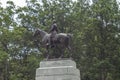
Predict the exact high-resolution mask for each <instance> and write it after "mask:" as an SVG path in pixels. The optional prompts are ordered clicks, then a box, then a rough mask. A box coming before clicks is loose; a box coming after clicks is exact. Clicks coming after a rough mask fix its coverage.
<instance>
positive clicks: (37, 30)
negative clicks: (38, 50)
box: [33, 29, 48, 38]
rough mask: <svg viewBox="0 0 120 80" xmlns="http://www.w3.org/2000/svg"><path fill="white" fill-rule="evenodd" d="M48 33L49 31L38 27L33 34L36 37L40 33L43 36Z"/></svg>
mask: <svg viewBox="0 0 120 80" xmlns="http://www.w3.org/2000/svg"><path fill="white" fill-rule="evenodd" d="M46 34H48V33H47V32H45V31H43V30H41V29H36V31H35V32H34V34H33V36H34V37H36V36H38V35H40V36H41V37H42V38H43V37H44V36H45V35H46Z"/></svg>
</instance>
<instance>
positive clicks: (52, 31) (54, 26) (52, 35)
mask: <svg viewBox="0 0 120 80" xmlns="http://www.w3.org/2000/svg"><path fill="white" fill-rule="evenodd" d="M49 33H50V45H51V47H54V41H55V40H56V39H55V35H56V34H57V33H58V28H57V24H56V21H55V20H54V21H53V23H52V26H51V28H50V31H49Z"/></svg>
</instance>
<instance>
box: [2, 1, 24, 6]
mask: <svg viewBox="0 0 120 80" xmlns="http://www.w3.org/2000/svg"><path fill="white" fill-rule="evenodd" d="M7 1H9V0H0V2H1V3H2V6H3V7H6V2H7ZM10 1H13V2H14V4H15V5H17V6H21V7H22V6H25V5H26V3H25V1H26V0H10Z"/></svg>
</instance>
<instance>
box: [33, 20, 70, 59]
mask: <svg viewBox="0 0 120 80" xmlns="http://www.w3.org/2000/svg"><path fill="white" fill-rule="evenodd" d="M38 35H40V36H41V38H42V44H43V45H44V46H45V48H46V51H47V54H48V56H47V58H49V56H50V55H49V49H59V47H60V49H59V51H60V53H61V55H60V57H62V56H63V53H64V50H65V49H68V51H69V52H70V51H71V46H70V42H71V38H72V34H70V33H68V34H67V33H58V28H57V24H56V21H53V24H52V25H51V28H50V31H49V33H47V32H45V31H44V30H41V29H36V31H35V32H34V37H36V36H38ZM56 57H57V56H55V58H56Z"/></svg>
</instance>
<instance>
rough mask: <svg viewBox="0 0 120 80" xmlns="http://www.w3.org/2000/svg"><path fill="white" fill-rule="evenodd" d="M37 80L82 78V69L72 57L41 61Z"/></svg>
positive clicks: (75, 79)
mask: <svg viewBox="0 0 120 80" xmlns="http://www.w3.org/2000/svg"><path fill="white" fill-rule="evenodd" d="M35 80H80V71H79V70H78V69H77V68H76V63H75V62H74V61H73V60H70V59H68V60H67V59H63V60H55V59H53V60H47V61H41V62H40V68H38V69H37V70H36V79H35Z"/></svg>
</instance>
